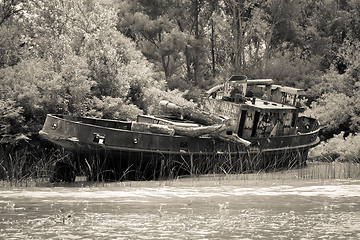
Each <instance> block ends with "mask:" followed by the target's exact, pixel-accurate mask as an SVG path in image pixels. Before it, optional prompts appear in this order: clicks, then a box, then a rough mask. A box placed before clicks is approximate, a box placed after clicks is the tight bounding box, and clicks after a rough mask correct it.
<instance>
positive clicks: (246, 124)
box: [39, 76, 320, 181]
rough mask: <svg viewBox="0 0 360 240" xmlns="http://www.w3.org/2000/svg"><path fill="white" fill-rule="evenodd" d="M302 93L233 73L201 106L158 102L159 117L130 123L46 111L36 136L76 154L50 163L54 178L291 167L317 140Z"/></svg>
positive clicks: (147, 176)
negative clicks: (188, 106) (70, 159)
mask: <svg viewBox="0 0 360 240" xmlns="http://www.w3.org/2000/svg"><path fill="white" fill-rule="evenodd" d="M304 95H305V92H304V91H303V90H301V89H296V88H291V87H284V86H280V85H275V84H274V82H273V80H270V79H260V80H248V79H247V77H246V76H233V77H231V78H230V79H229V80H227V81H226V82H225V83H224V84H221V85H218V86H215V87H213V88H212V89H210V90H209V91H207V92H206V93H205V95H204V96H202V97H201V101H200V108H199V109H186V108H185V109H184V108H181V107H179V106H176V105H174V104H171V103H168V102H166V101H162V103H161V109H162V113H163V115H161V116H147V115H141V116H138V118H137V121H134V122H131V121H117V120H108V119H97V118H87V117H75V116H64V115H52V114H48V115H47V118H46V121H45V124H44V126H43V128H42V130H41V131H40V133H39V134H40V136H41V137H43V138H44V139H47V140H49V141H51V142H53V143H54V144H56V145H58V146H60V147H63V148H65V149H66V150H69V151H71V152H72V153H74V160H73V161H72V162H70V163H63V162H58V163H57V164H56V165H54V168H53V170H54V174H53V176H52V181H56V180H62V181H73V180H74V179H75V175H78V174H81V175H85V176H87V177H88V178H89V179H90V180H109V179H113V180H123V179H138V180H141V179H155V178H161V177H164V176H170V177H171V176H172V177H174V176H178V175H182V174H203V173H223V172H226V173H239V172H254V171H260V170H268V169H278V168H292V167H298V166H303V165H305V164H306V159H307V155H308V150H309V149H310V148H312V147H314V146H316V145H317V144H318V143H319V141H320V140H319V138H318V132H319V130H320V126H319V124H318V122H317V120H316V119H314V118H311V117H307V116H301V113H302V112H303V108H302V107H301V104H300V100H301V99H302V98H303V96H304ZM214 119H215V121H212V120H214ZM219 119H220V120H219ZM225 123H226V124H225ZM225 125H226V126H225Z"/></svg>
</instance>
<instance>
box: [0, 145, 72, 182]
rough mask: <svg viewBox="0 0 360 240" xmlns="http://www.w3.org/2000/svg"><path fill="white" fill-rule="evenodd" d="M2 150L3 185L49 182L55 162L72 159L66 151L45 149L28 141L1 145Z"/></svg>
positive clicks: (48, 147) (1, 178)
mask: <svg viewBox="0 0 360 240" xmlns="http://www.w3.org/2000/svg"><path fill="white" fill-rule="evenodd" d="M0 148H1V151H0V181H2V183H3V185H4V184H5V183H6V185H10V186H27V185H33V184H34V183H35V185H36V184H37V183H38V182H41V181H48V180H49V177H50V176H51V174H52V172H51V166H52V165H53V164H54V163H55V162H57V161H70V159H71V154H70V153H68V152H66V151H65V150H62V149H57V148H55V147H51V146H47V147H43V146H41V145H39V144H37V143H35V144H34V142H31V141H27V140H26V141H25V140H23V141H21V142H16V143H13V144H9V143H7V144H1V145H0Z"/></svg>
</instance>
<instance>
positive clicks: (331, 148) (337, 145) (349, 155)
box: [309, 132, 360, 162]
mask: <svg viewBox="0 0 360 240" xmlns="http://www.w3.org/2000/svg"><path fill="white" fill-rule="evenodd" d="M309 158H310V159H312V160H315V161H316V160H318V161H331V162H332V161H351V162H359V160H360V136H359V135H350V136H348V137H346V138H345V137H344V132H341V133H340V134H338V135H335V136H334V137H333V138H331V139H329V140H327V141H324V142H321V143H320V144H319V145H318V146H316V147H315V148H312V149H310V151H309Z"/></svg>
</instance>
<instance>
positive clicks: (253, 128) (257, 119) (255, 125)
mask: <svg viewBox="0 0 360 240" xmlns="http://www.w3.org/2000/svg"><path fill="white" fill-rule="evenodd" d="M259 119H260V112H258V111H256V112H255V116H254V125H253V127H252V132H251V137H255V135H256V128H257V125H258V123H259Z"/></svg>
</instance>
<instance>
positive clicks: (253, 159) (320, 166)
mask: <svg viewBox="0 0 360 240" xmlns="http://www.w3.org/2000/svg"><path fill="white" fill-rule="evenodd" d="M304 154H305V155H306V153H304V152H299V151H298V152H286V151H284V152H282V153H281V154H274V155H271V156H269V155H268V154H265V153H264V152H261V151H259V152H257V153H250V152H248V154H235V153H229V152H228V153H225V154H203V155H201V156H195V155H194V154H191V153H187V154H184V155H182V156H173V155H171V154H168V155H159V154H151V155H150V156H149V155H145V154H144V153H141V152H139V153H131V154H129V153H127V154H125V155H124V154H123V153H121V152H120V153H118V154H114V153H111V152H109V151H105V152H104V151H101V152H100V151H99V152H95V153H92V154H89V156H90V157H87V158H82V157H80V156H77V155H76V154H75V155H74V154H72V153H69V152H67V151H65V150H62V149H57V148H52V147H49V148H43V147H39V148H36V147H34V146H33V145H31V144H27V145H26V144H25V146H23V147H22V148H19V149H15V148H14V149H12V151H9V150H7V151H1V153H0V179H1V180H2V182H1V183H2V185H3V186H5V185H6V186H30V185H34V183H35V185H38V184H40V183H41V182H44V181H48V180H49V179H51V176H53V175H54V172H53V165H54V164H55V163H57V162H63V163H68V164H69V165H70V166H72V167H73V168H74V169H76V175H77V176H88V178H87V179H86V180H88V181H92V182H98V183H99V182H103V183H104V182H106V181H132V180H135V181H144V180H162V181H163V180H165V181H169V183H170V184H171V182H172V181H176V180H177V179H179V178H183V176H185V177H190V178H192V179H193V180H196V179H203V176H206V177H207V178H208V179H212V180H216V181H218V182H220V181H250V180H259V181H267V180H272V179H283V180H284V179H322V180H326V179H348V178H358V177H359V176H360V164H359V163H358V161H357V159H356V158H355V159H351V160H349V161H347V162H345V161H342V162H340V161H333V159H332V158H331V159H326V158H325V159H324V160H323V161H314V160H313V159H309V160H308V161H307V164H306V161H305V158H304V157H303V156H304ZM316 159H318V158H316ZM1 183H0V184H1Z"/></svg>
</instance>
